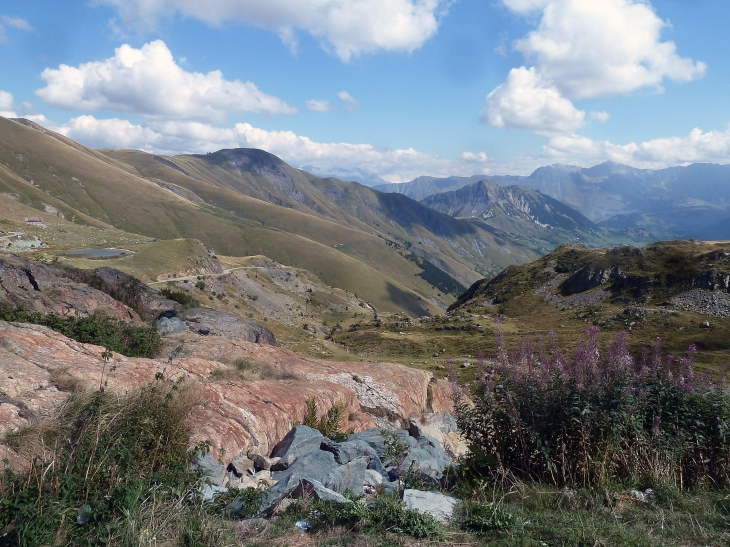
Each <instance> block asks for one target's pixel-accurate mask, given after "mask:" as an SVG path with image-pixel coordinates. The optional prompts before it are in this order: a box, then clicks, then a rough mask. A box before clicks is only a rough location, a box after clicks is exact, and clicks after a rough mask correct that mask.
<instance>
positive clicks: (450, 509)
mask: <svg viewBox="0 0 730 547" xmlns="http://www.w3.org/2000/svg"><path fill="white" fill-rule="evenodd" d="M460 503H461V501H459V500H457V499H456V498H452V497H451V496H446V495H444V494H442V493H441V492H422V491H420V490H412V489H410V488H407V489H406V490H404V491H403V505H404V506H405V507H406V509H410V510H412V511H418V512H419V513H422V514H426V515H431V516H432V517H433V518H435V519H436V520H438V521H439V522H443V523H447V522H449V521H450V520H451V519H452V518H453V516H454V509H455V508H456V506H457V505H459V504H460Z"/></svg>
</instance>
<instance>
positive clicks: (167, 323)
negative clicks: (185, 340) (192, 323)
mask: <svg viewBox="0 0 730 547" xmlns="http://www.w3.org/2000/svg"><path fill="white" fill-rule="evenodd" d="M187 328H188V327H187V326H186V325H185V323H183V322H182V321H181V320H180V319H179V318H178V317H160V318H159V319H158V320H157V330H158V331H159V332H160V334H162V335H163V336H165V335H167V334H175V333H176V332H183V331H186V330H187Z"/></svg>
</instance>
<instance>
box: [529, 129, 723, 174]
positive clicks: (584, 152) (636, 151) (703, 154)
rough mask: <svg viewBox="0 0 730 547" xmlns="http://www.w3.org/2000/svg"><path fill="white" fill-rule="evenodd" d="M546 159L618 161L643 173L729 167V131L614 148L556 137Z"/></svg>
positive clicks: (609, 144)
mask: <svg viewBox="0 0 730 547" xmlns="http://www.w3.org/2000/svg"><path fill="white" fill-rule="evenodd" d="M543 155H544V159H545V160H548V159H551V160H552V161H560V162H571V163H579V164H581V165H586V166H588V165H595V164H597V163H600V162H603V161H615V162H618V163H625V164H627V165H632V166H634V167H639V168H644V169H661V168H664V167H672V166H675V165H687V164H690V163H700V162H708V163H729V162H730V127H728V129H727V130H726V131H707V132H704V131H702V130H701V129H699V128H695V129H693V130H692V131H691V132H690V133H689V134H688V135H686V136H684V137H667V138H658V139H652V140H649V141H644V142H641V143H635V142H630V143H627V144H615V143H612V142H610V141H596V140H593V139H589V138H588V137H583V136H580V135H569V136H557V137H553V138H551V139H549V140H548V144H547V145H546V146H545V148H544V151H543Z"/></svg>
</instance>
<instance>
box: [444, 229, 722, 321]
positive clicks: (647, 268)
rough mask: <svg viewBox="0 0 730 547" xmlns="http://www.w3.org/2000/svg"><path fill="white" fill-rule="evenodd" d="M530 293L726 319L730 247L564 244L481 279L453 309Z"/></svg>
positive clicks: (561, 302) (558, 301)
mask: <svg viewBox="0 0 730 547" xmlns="http://www.w3.org/2000/svg"><path fill="white" fill-rule="evenodd" d="M526 292H529V293H534V294H535V295H541V296H542V297H543V298H544V299H546V300H548V301H550V302H553V303H555V305H558V306H566V305H567V306H570V305H582V306H596V305H599V304H601V303H603V302H617V303H624V304H636V305H640V306H646V305H649V304H651V305H654V306H663V307H665V308H667V309H668V310H670V311H671V310H672V309H675V308H676V309H682V310H685V311H692V312H695V313H699V314H705V315H710V316H716V317H728V316H730V246H729V245H728V243H727V242H719V243H701V242H699V241H685V242H683V241H675V242H671V241H669V242H659V243H654V244H652V245H648V246H646V247H628V246H626V247H616V248H614V249H589V248H587V247H585V246H583V245H563V246H561V247H558V248H557V249H556V250H555V251H553V252H551V253H549V254H548V255H546V256H544V257H543V258H541V259H539V260H537V261H535V262H533V263H531V264H529V265H525V266H520V267H511V268H508V269H506V270H505V271H504V272H502V273H501V274H499V275H498V276H496V277H494V278H491V279H484V280H482V281H479V282H477V283H475V284H474V285H472V286H471V287H470V288H469V290H468V291H467V292H466V293H464V294H463V295H462V296H461V297H460V298H459V299H458V301H457V302H456V303H455V304H454V306H452V308H451V309H458V308H460V307H463V306H469V305H473V304H475V303H476V302H490V303H497V304H498V303H501V302H506V301H508V300H509V299H511V298H514V297H515V296H517V295H521V294H525V293H526Z"/></svg>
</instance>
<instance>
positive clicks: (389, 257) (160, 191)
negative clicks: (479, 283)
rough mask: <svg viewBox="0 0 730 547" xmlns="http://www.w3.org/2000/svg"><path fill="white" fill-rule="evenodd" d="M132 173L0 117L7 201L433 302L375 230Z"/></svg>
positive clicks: (389, 304) (1, 176) (423, 306)
mask: <svg viewBox="0 0 730 547" xmlns="http://www.w3.org/2000/svg"><path fill="white" fill-rule="evenodd" d="M133 172H134V168H131V167H129V166H126V165H123V164H121V163H120V162H118V161H116V160H114V159H112V158H109V157H108V156H102V155H100V154H98V153H97V152H95V151H90V150H88V149H85V148H84V147H81V146H80V145H75V146H72V145H71V144H69V143H67V142H65V139H63V138H62V137H60V136H56V135H53V134H50V133H48V132H42V131H40V130H38V129H33V128H31V127H27V126H25V125H22V124H20V123H17V122H13V121H11V120H7V119H3V118H0V199H2V200H3V202H6V203H9V202H11V201H12V202H16V203H19V204H23V205H26V206H28V207H30V208H33V209H35V210H37V211H40V212H42V213H43V214H45V215H46V216H48V215H54V216H56V218H64V219H67V220H69V221H72V222H74V223H76V224H85V225H90V226H95V227H97V228H109V227H110V226H111V227H115V228H117V229H119V230H122V231H124V232H127V233H132V234H140V235H141V236H144V237H146V238H159V239H176V238H194V239H198V240H200V241H202V242H203V243H204V244H205V246H206V247H209V248H210V247H213V248H215V249H216V251H217V252H220V253H223V254H227V255H232V256H242V255H247V254H266V255H267V256H270V257H271V258H273V259H275V260H277V261H279V262H281V263H284V264H289V265H292V266H296V267H301V268H303V269H307V270H310V271H313V272H316V273H318V274H319V275H321V276H322V278H323V280H324V281H325V282H326V283H327V284H329V285H331V286H335V287H341V288H345V289H347V290H350V291H352V292H354V293H358V294H359V295H360V296H361V297H362V298H365V299H367V300H369V301H372V302H373V304H374V305H376V306H377V307H379V308H381V309H384V310H397V309H400V310H403V311H408V312H409V313H414V314H415V313H418V314H423V313H427V312H430V311H434V310H436V309H437V308H436V306H434V304H432V303H431V299H434V300H435V299H437V298H438V293H439V291H438V290H437V289H435V288H434V287H432V286H431V285H430V284H428V283H427V282H425V281H424V280H423V279H421V278H420V277H417V274H418V273H420V272H421V271H422V270H421V269H420V268H418V267H417V266H416V265H415V264H413V263H412V262H410V261H408V260H406V259H405V258H404V257H402V256H401V255H400V254H398V253H397V252H395V251H394V250H393V249H392V248H391V247H389V246H388V245H387V244H386V243H385V242H384V241H383V240H382V239H380V238H378V237H376V236H374V235H370V234H367V233H365V232H363V231H361V230H356V229H347V228H345V229H343V226H342V225H341V224H337V223H334V222H332V221H326V220H324V219H321V218H318V217H315V216H313V215H307V214H304V213H300V212H297V211H294V210H292V209H287V208H284V207H280V206H276V205H273V204H271V203H267V202H263V201H260V200H256V199H252V198H249V197H247V196H244V195H241V194H239V193H236V192H233V191H231V190H226V189H221V188H217V187H215V186H213V185H210V184H206V183H204V182H197V184H198V185H199V189H200V193H201V194H203V195H206V196H207V197H209V199H210V201H211V202H212V203H202V204H196V203H193V202H192V201H190V200H189V199H186V198H184V197H180V196H178V195H176V194H174V193H172V192H170V191H169V190H166V189H164V188H161V187H160V186H159V185H157V184H155V183H154V182H151V181H148V180H146V179H144V178H143V177H140V176H137V175H135V174H133ZM31 181H32V182H31ZM206 192H207V193H206ZM218 204H221V205H224V206H225V208H223V207H220V206H218ZM234 207H235V208H234ZM48 211H57V212H55V213H49V212H48ZM144 237H143V238H141V239H144ZM138 239H140V238H138ZM340 243H342V244H344V247H338V248H337V249H335V248H333V247H332V245H334V244H340ZM391 274H392V276H391ZM442 298H443V300H444V301H445V302H446V303H449V302H450V298H451V297H442Z"/></svg>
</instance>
